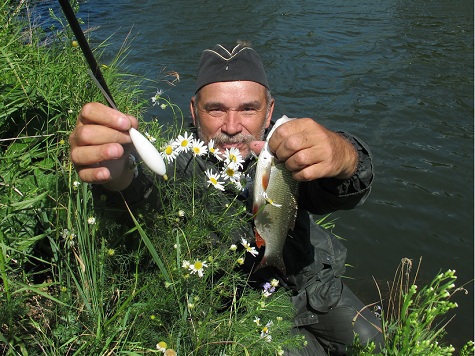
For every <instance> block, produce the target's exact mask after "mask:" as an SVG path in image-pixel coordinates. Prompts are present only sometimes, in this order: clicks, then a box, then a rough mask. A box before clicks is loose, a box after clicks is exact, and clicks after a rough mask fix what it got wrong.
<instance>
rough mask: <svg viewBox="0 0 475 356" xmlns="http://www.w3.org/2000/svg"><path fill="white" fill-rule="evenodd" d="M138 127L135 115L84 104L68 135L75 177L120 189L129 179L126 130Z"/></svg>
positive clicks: (127, 135)
mask: <svg viewBox="0 0 475 356" xmlns="http://www.w3.org/2000/svg"><path fill="white" fill-rule="evenodd" d="M131 127H134V128H137V127H138V121H137V119H136V118H135V117H133V116H129V115H126V114H123V113H121V112H120V111H117V110H114V109H111V108H109V107H107V106H105V105H103V104H100V103H88V104H86V105H84V106H83V107H82V109H81V111H80V113H79V116H78V119H77V123H76V127H75V128H74V130H73V132H71V134H70V135H69V144H70V149H71V160H72V162H73V163H74V166H75V168H76V170H77V172H78V174H79V178H81V180H82V181H84V182H87V183H95V184H104V186H105V187H106V188H107V189H110V190H122V189H124V188H126V187H127V186H128V185H129V184H130V182H131V181H132V179H133V172H132V171H130V169H129V162H128V156H129V155H128V153H129V152H130V151H131V150H132V144H131V142H132V140H131V138H130V136H129V133H128V130H129V129H130V128H131Z"/></svg>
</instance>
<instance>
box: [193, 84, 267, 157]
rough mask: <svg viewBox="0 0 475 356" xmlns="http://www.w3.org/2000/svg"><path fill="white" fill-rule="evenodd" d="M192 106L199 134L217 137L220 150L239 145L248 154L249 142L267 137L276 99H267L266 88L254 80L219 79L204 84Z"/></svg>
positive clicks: (211, 137)
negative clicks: (234, 80)
mask: <svg viewBox="0 0 475 356" xmlns="http://www.w3.org/2000/svg"><path fill="white" fill-rule="evenodd" d="M190 109H191V113H192V117H193V123H194V124H195V125H196V127H197V128H198V135H199V136H200V139H201V140H203V141H204V142H209V141H210V140H211V139H214V141H215V144H216V147H218V148H219V149H220V151H224V150H225V149H226V148H231V147H236V148H238V149H239V151H240V152H241V155H242V156H243V157H244V158H246V157H248V156H249V154H250V153H251V151H250V148H249V144H250V142H252V141H260V140H262V139H263V135H264V130H265V129H266V128H267V127H269V124H270V120H271V117H272V112H273V110H274V101H273V100H271V102H270V103H268V102H267V100H266V88H265V87H264V86H263V85H261V84H258V83H255V82H251V81H236V82H219V83H212V84H208V85H206V86H204V87H203V88H201V90H200V92H199V95H198V100H195V98H192V99H191V104H190Z"/></svg>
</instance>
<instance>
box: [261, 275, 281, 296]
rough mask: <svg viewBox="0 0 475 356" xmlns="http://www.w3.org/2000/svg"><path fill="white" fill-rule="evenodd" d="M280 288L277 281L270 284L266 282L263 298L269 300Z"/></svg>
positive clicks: (274, 280)
mask: <svg viewBox="0 0 475 356" xmlns="http://www.w3.org/2000/svg"><path fill="white" fill-rule="evenodd" d="M278 286H279V281H278V280H277V279H273V280H271V281H270V282H266V283H265V284H264V286H263V287H262V288H263V290H262V296H263V297H265V298H268V297H270V296H271V295H272V293H274V292H275V291H276V288H277V287H278Z"/></svg>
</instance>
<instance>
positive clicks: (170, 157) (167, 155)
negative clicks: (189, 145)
mask: <svg viewBox="0 0 475 356" xmlns="http://www.w3.org/2000/svg"><path fill="white" fill-rule="evenodd" d="M160 154H161V155H162V157H163V158H164V159H166V160H167V162H168V163H170V162H173V161H174V160H175V158H176V157H177V156H178V150H177V148H176V142H175V141H170V142H169V143H168V144H167V145H166V146H165V147H164V148H163V150H162V151H161V152H160Z"/></svg>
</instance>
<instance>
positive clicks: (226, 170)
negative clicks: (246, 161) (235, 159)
mask: <svg viewBox="0 0 475 356" xmlns="http://www.w3.org/2000/svg"><path fill="white" fill-rule="evenodd" d="M221 177H223V178H224V179H228V180H231V181H233V182H237V181H239V180H240V179H241V172H239V167H238V166H237V164H235V163H228V164H227V165H226V166H224V167H223V170H222V171H221Z"/></svg>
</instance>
